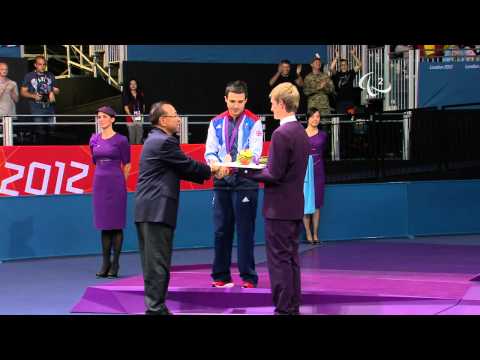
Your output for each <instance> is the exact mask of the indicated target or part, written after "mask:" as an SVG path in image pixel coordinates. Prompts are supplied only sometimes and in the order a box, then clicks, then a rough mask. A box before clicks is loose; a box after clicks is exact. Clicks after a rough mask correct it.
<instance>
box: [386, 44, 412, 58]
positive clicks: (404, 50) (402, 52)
mask: <svg viewBox="0 0 480 360" xmlns="http://www.w3.org/2000/svg"><path fill="white" fill-rule="evenodd" d="M411 49H412V46H411V45H395V47H394V48H391V49H390V50H391V51H393V56H394V57H396V58H401V57H404V58H406V57H408V51H409V50H411Z"/></svg>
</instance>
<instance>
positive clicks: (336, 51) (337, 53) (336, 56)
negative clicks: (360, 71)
mask: <svg viewBox="0 0 480 360" xmlns="http://www.w3.org/2000/svg"><path fill="white" fill-rule="evenodd" d="M339 57H340V51H338V50H335V58H337V59H338V58H339Z"/></svg>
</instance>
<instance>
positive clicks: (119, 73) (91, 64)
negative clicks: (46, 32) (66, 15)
mask: <svg viewBox="0 0 480 360" xmlns="http://www.w3.org/2000/svg"><path fill="white" fill-rule="evenodd" d="M62 46H63V47H64V48H65V53H62V54H59V53H55V54H54V53H52V50H51V49H49V46H48V45H41V47H42V49H43V52H42V53H41V54H28V53H25V46H24V45H22V46H21V52H22V57H24V58H29V59H32V58H34V57H35V56H37V55H43V56H44V57H45V59H46V60H47V62H48V59H49V57H50V58H55V59H57V60H59V61H60V62H61V63H64V64H65V71H63V72H61V73H60V74H57V75H56V76H55V78H57V79H63V78H70V77H72V69H73V68H77V69H80V70H82V71H83V72H87V73H91V74H92V75H93V76H94V77H98V76H101V77H102V78H104V79H105V81H107V82H108V83H109V84H110V85H112V86H113V87H115V88H117V89H118V90H122V85H121V84H122V82H123V70H122V67H123V61H125V60H127V45H88V46H83V45H62Z"/></svg>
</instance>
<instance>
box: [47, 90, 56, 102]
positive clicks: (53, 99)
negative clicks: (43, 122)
mask: <svg viewBox="0 0 480 360" xmlns="http://www.w3.org/2000/svg"><path fill="white" fill-rule="evenodd" d="M48 101H50V102H51V103H54V102H55V94H54V93H53V91H51V92H50V93H49V94H48Z"/></svg>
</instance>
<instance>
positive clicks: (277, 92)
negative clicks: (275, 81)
mask: <svg viewBox="0 0 480 360" xmlns="http://www.w3.org/2000/svg"><path fill="white" fill-rule="evenodd" d="M270 98H271V99H273V100H275V101H276V102H280V100H281V101H283V103H284V104H285V110H286V111H287V112H296V111H297V109H298V105H299V103H300V93H299V92H298V90H297V87H296V86H295V85H293V84H292V83H289V82H284V83H281V84H279V85H277V86H275V87H274V88H273V90H272V92H271V93H270Z"/></svg>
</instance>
